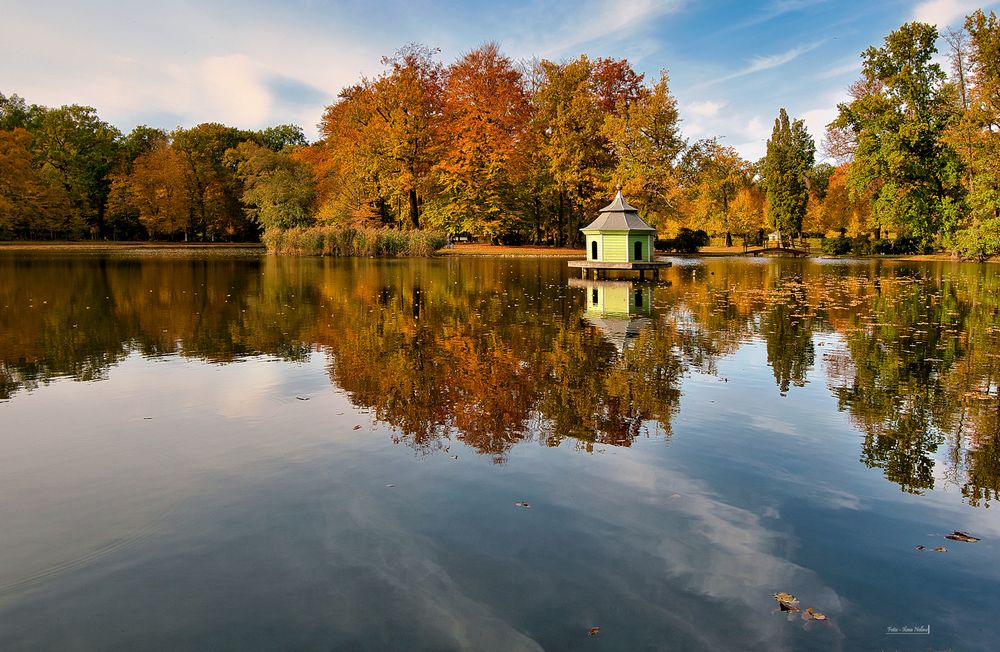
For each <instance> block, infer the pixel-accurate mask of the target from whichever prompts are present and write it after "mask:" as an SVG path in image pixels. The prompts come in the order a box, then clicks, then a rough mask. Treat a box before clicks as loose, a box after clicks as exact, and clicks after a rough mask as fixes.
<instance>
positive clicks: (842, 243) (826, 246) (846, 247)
mask: <svg viewBox="0 0 1000 652" xmlns="http://www.w3.org/2000/svg"><path fill="white" fill-rule="evenodd" d="M852 244H853V243H852V241H851V238H847V237H844V236H842V235H839V236H837V237H836V238H823V239H822V240H820V245H819V246H820V248H821V249H822V250H823V253H825V254H827V255H830V256H843V255H844V254H849V253H851V246H852Z"/></svg>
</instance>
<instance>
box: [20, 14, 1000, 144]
mask: <svg viewBox="0 0 1000 652" xmlns="http://www.w3.org/2000/svg"><path fill="white" fill-rule="evenodd" d="M997 4H998V2H983V1H975V2H970V1H967V0H764V1H761V2H753V1H745V2H740V1H732V0H700V1H699V0H548V1H541V0H503V1H502V2H497V1H496V0H478V1H475V2H449V1H447V0H437V1H424V0H369V1H363V0H344V1H340V0H284V1H283V2H265V1H263V0H242V1H241V2H236V1H234V0H200V1H198V0H193V1H186V0H179V1H178V0H158V1H155V2H150V1H147V0H132V1H131V2H122V1H118V2H115V1H110V0H88V2H79V1H70V0H61V1H59V0H0V93H3V94H5V95H11V94H14V93H16V94H18V95H20V96H22V97H24V98H25V99H26V100H28V101H29V102H32V103H37V104H43V105H46V106H60V105H63V104H84V105H87V106H92V107H94V108H95V109H97V112H98V114H99V115H100V117H101V118H102V119H104V120H106V121H108V122H110V123H112V124H114V125H115V126H116V127H118V128H119V129H121V130H123V131H129V130H131V129H132V128H133V127H134V126H136V125H137V124H147V125H150V126H154V127H161V128H164V129H168V130H169V129H172V128H174V127H178V126H180V127H190V126H193V125H196V124H199V123H201V122H222V123H224V124H227V125H231V126H235V127H241V128H246V129H259V128H262V127H265V126H268V125H275V124H282V123H294V124H298V125H300V126H301V127H302V128H303V129H304V130H305V132H306V135H307V137H309V138H310V139H314V138H316V137H317V129H316V124H317V123H318V122H319V120H320V117H321V116H322V113H323V109H324V107H326V106H327V105H329V104H330V103H332V102H333V101H334V100H335V99H336V96H337V93H338V92H339V91H340V89H341V88H343V87H345V86H348V85H350V84H352V83H355V82H356V81H357V80H358V79H359V78H360V77H362V76H374V75H377V74H378V73H379V72H380V71H381V70H382V64H381V63H380V59H381V58H382V57H383V56H385V55H391V54H392V53H393V52H394V51H396V50H397V49H398V48H399V47H401V46H403V45H406V44H408V43H414V42H416V43H422V44H424V45H427V46H430V47H434V48H438V49H439V50H440V59H441V61H442V62H443V63H446V64H447V63H449V62H451V61H454V60H455V59H457V58H458V57H460V56H461V55H462V54H464V53H466V52H469V51H470V50H473V49H475V48H476V47H478V46H480V45H482V44H483V43H485V42H488V41H494V42H496V43H498V44H499V45H500V48H501V50H502V51H503V52H504V53H505V54H507V55H508V56H510V57H511V58H513V59H516V60H520V59H530V58H531V57H535V56H537V57H541V58H546V59H550V60H553V61H560V60H565V59H572V58H575V57H577V56H579V55H580V54H587V55H588V56H590V57H612V58H616V59H620V58H627V59H628V60H629V61H630V62H631V63H632V65H633V67H634V68H635V69H636V70H637V71H638V72H641V73H645V74H646V78H647V80H650V81H653V80H655V78H656V77H657V76H658V75H659V72H660V71H661V70H666V71H667V72H668V73H669V75H670V88H671V90H672V92H673V93H674V95H675V96H676V97H677V100H678V104H679V106H680V112H681V118H682V123H681V130H682V132H683V133H684V135H685V137H687V138H688V139H690V140H695V139H698V138H706V137H710V136H716V137H719V138H720V139H721V141H722V142H723V143H724V144H728V145H732V146H733V147H735V148H736V149H737V150H739V151H740V153H741V154H742V155H743V156H744V157H746V158H749V159H751V160H756V159H758V158H760V157H761V156H762V155H763V153H764V149H765V144H766V141H767V138H768V137H769V136H770V133H771V128H772V126H773V124H774V119H775V117H776V116H777V114H778V110H779V108H781V107H784V108H786V110H787V111H788V112H789V114H790V115H791V116H792V117H793V118H802V119H803V120H804V121H805V123H806V126H807V127H808V128H809V131H810V133H811V134H812V135H813V137H814V138H815V140H816V142H817V144H819V143H820V141H821V139H822V136H823V133H824V131H825V126H826V124H827V123H829V122H830V120H832V119H833V117H834V116H835V115H836V106H837V103H838V102H840V101H843V100H845V99H846V88H847V86H848V85H849V84H850V83H851V82H852V81H854V80H855V79H857V77H858V75H859V70H860V61H861V60H860V53H861V52H862V51H863V50H864V49H865V48H867V47H869V46H871V45H876V46H878V45H880V44H881V43H882V39H883V38H884V37H885V35H886V34H888V33H889V32H891V31H892V30H894V29H896V28H898V27H899V26H900V25H902V24H903V23H905V22H908V21H911V20H921V21H924V22H929V23H934V24H936V25H938V27H939V29H942V30H943V29H944V28H945V27H948V26H956V27H957V26H960V25H961V23H962V21H963V17H964V16H965V15H966V14H968V13H971V12H972V11H973V10H975V9H977V8H980V7H983V8H986V9H989V8H991V7H992V8H996V5H997ZM939 47H942V49H943V46H942V45H941V44H939Z"/></svg>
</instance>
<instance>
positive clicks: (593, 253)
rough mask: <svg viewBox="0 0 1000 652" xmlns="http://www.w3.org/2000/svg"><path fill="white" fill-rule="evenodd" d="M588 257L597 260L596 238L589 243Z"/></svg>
mask: <svg viewBox="0 0 1000 652" xmlns="http://www.w3.org/2000/svg"><path fill="white" fill-rule="evenodd" d="M590 259H591V260H597V240H593V241H592V242H591V243H590Z"/></svg>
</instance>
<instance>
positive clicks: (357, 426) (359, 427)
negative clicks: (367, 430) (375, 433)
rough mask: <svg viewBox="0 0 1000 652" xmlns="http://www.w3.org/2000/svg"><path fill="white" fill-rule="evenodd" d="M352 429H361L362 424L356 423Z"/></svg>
mask: <svg viewBox="0 0 1000 652" xmlns="http://www.w3.org/2000/svg"><path fill="white" fill-rule="evenodd" d="M351 430H361V426H360V425H356V426H354V427H353V428H351Z"/></svg>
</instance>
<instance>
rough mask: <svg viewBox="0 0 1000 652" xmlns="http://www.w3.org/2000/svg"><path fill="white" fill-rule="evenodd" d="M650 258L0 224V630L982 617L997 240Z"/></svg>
mask: <svg viewBox="0 0 1000 652" xmlns="http://www.w3.org/2000/svg"><path fill="white" fill-rule="evenodd" d="M664 278H665V279H666V282H661V283H660V284H656V285H653V284H645V283H643V284H640V283H633V282H628V281H621V282H598V281H581V280H578V279H576V278H570V275H569V274H568V270H567V268H566V263H565V261H564V260H549V259H530V260H519V259H484V258H479V259H471V258H467V259H454V258H452V259H429V260H425V259H421V260H343V259H340V260H330V259H276V258H273V257H263V256H256V255H242V256H240V255H234V256H232V257H225V256H213V257H198V256H173V257H159V256H138V257H123V256H114V255H56V254H23V253H9V252H8V253H2V255H0V650H40V649H41V650H45V649H58V650H119V649H130V650H160V649H163V650H166V649H171V650H175V649H190V650H195V649H197V650H272V649H288V650H291V649H344V650H354V649H372V650H452V649H456V650H457V649H476V650H537V649H546V650H583V649H593V650H701V649H704V650H730V649H733V650H735V649H740V650H882V649H885V650H928V649H948V648H951V649H956V650H991V649H996V640H997V636H998V635H1000V625H998V624H997V622H996V618H995V616H994V614H996V613H997V611H998V609H1000V590H998V589H1000V583H998V580H1000V564H998V563H997V559H998V552H1000V545H998V542H1000V517H998V515H997V511H998V498H1000V493H998V492H1000V394H998V390H1000V314H998V312H1000V270H998V268H997V267H996V266H987V265H973V264H957V263H945V262H940V263H914V262H903V261H863V262H861V261H856V262H848V261H836V262H826V261H817V260H805V261H802V260H770V261H768V260H753V261H750V260H738V259H708V260H678V261H676V264H675V266H674V267H673V268H671V269H670V270H668V271H667V272H666V273H665V275H664ZM955 530H958V531H962V532H967V533H969V534H972V535H974V536H975V537H977V538H979V541H975V542H964V541H955V540H949V539H946V538H945V535H948V534H950V533H952V532H953V531H955ZM939 546H942V547H944V549H945V550H944V551H942V552H937V551H935V550H934V548H936V547H939ZM918 547H923V548H924V549H923V550H921V549H918ZM779 591H783V592H787V593H791V594H793V595H795V596H796V597H797V598H798V602H797V603H796V604H795V605H794V606H795V607H796V608H798V609H800V611H781V610H780V608H779V604H778V602H777V601H776V600H775V599H774V598H773V597H772V596H773V594H774V593H775V592H779ZM807 608H812V609H814V610H815V611H818V612H821V613H823V614H825V615H826V616H827V620H825V621H817V620H813V619H806V618H804V617H803V613H804V612H805V611H806V609H807ZM593 627H599V628H600V630H599V632H597V633H596V635H593V636H588V634H589V633H590V631H591V628H593Z"/></svg>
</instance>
